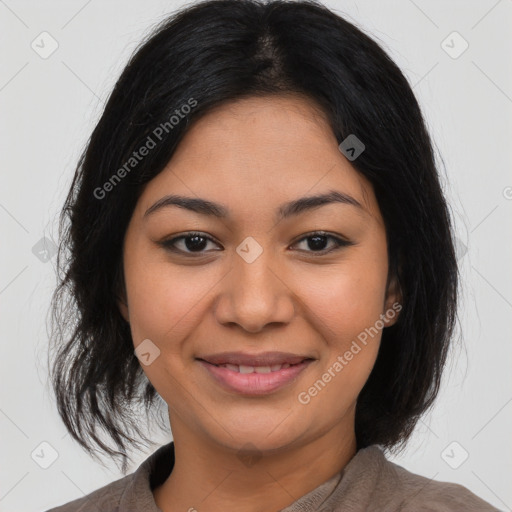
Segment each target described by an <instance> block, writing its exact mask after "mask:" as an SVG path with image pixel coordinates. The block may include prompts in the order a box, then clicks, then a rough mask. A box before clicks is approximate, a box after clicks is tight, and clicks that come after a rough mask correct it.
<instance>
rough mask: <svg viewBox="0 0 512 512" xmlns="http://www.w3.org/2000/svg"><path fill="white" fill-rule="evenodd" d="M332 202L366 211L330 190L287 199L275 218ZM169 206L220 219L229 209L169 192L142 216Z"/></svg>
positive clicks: (225, 216) (207, 201)
mask: <svg viewBox="0 0 512 512" xmlns="http://www.w3.org/2000/svg"><path fill="white" fill-rule="evenodd" d="M332 203H341V204H348V205H351V206H355V207H356V208H358V209H359V210H361V211H362V212H365V213H368V212H367V211H366V209H365V208H364V207H363V205H362V204H361V203H360V202H359V201H358V200H357V199H355V198H354V197H352V196H350V195H348V194H346V193H344V192H339V191H337V190H330V191H328V192H326V193H324V194H319V195H314V196H306V197H301V198H299V199H295V200H293V201H289V202H288V203H284V204H283V205H281V206H280V207H279V208H278V210H277V214H276V220H277V221H280V220H283V219H286V218H288V217H292V216H297V215H300V214H302V213H304V212H306V211H309V210H312V209H314V208H318V207H320V206H324V205H327V204H332ZM170 206H176V207H179V208H184V209H186V210H190V211H192V212H195V213H198V214H200V215H206V216H213V217H218V218H220V219H228V218H229V217H230V214H229V209H228V208H227V207H226V206H224V205H222V204H219V203H215V202H213V201H209V200H207V199H201V198H197V197H186V196H179V195H174V194H170V195H167V196H164V197H162V198H161V199H159V200H158V201H157V202H156V203H154V204H153V205H152V206H150V207H149V208H148V209H147V210H146V212H145V213H144V215H143V218H146V217H148V216H149V215H151V214H152V213H154V212H156V211H158V210H161V209H163V208H167V207H170Z"/></svg>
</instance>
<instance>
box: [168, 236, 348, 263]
mask: <svg viewBox="0 0 512 512" xmlns="http://www.w3.org/2000/svg"><path fill="white" fill-rule="evenodd" d="M194 236H198V237H200V238H204V239H206V240H209V241H210V242H213V243H215V244H216V243H217V242H216V241H215V240H214V239H213V238H211V237H210V236H208V235H205V234H204V233H201V232H197V231H190V232H189V233H185V234H184V235H180V236H178V237H175V238H171V239H169V240H164V241H163V242H160V244H161V245H162V246H163V247H164V248H165V249H167V250H169V251H171V252H174V253H178V254H181V255H186V256H190V257H193V258H194V257H199V256H203V255H204V254H205V252H187V251H182V250H181V249H177V248H176V247H175V246H174V244H175V243H176V242H177V241H178V240H182V239H185V238H192V237H194ZM315 236H322V237H325V238H330V239H331V240H334V243H335V244H336V246H335V247H334V248H333V249H322V250H321V251H305V252H309V253H311V254H313V255H317V256H323V255H326V254H329V253H331V252H333V251H336V250H339V249H341V248H343V247H348V246H351V245H355V244H354V242H350V241H349V240H344V239H343V238H340V237H337V236H334V235H331V234H329V233H326V232H325V231H314V232H313V233H308V234H307V235H306V236H304V237H302V238H301V239H299V240H297V242H295V243H294V244H293V245H296V244H298V243H300V242H303V241H304V240H307V239H308V238H313V237H315Z"/></svg>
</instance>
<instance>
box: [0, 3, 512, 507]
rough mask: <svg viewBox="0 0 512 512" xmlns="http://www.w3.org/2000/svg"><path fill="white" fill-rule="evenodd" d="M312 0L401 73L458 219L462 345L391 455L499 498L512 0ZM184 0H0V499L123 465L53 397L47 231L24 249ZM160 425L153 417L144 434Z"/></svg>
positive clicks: (508, 495)
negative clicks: (100, 451)
mask: <svg viewBox="0 0 512 512" xmlns="http://www.w3.org/2000/svg"><path fill="white" fill-rule="evenodd" d="M324 3H325V4H326V5H328V6H330V7H332V8H334V9H336V10H337V11H338V12H340V13H341V14H345V15H346V16H347V17H348V19H349V20H350V21H352V22H354V23H356V25H358V26H360V27H361V28H363V30H364V31H366V32H367V33H369V34H370V35H372V36H373V37H374V38H376V39H377V40H378V41H379V42H380V43H381V44H382V45H383V46H384V48H385V49H386V50H387V51H388V52H389V53H390V54H391V56H392V58H394V59H395V61H396V62H397V64H398V65H399V66H400V67H401V68H402V70H403V71H404V73H405V75H406V76H407V78H408V79H409V81H410V83H411V85H412V86H413V87H414V91H415V93H416V95H417V97H418V99H419V101H420V103H421V105H422V108H423V111H424V113H425V116H426V119H427V122H428V125H429V128H430V130H431V131H432V134H433V136H434V139H435V141H436V145H437V148H438V150H439V153H440V154H441V155H442V159H443V162H444V165H445V168H446V172H444V171H442V172H443V184H444V187H445V190H446V194H447V196H448V199H449V201H450V204H451V208H452V212H453V215H454V218H455V221H456V224H457V232H458V251H459V263H460V266H461V272H462V276H463V280H464V288H463V296H462V302H461V308H460V319H461V322H460V325H461V329H460V334H461V336H462V339H463V344H464V346H459V345H455V346H454V350H453V351H452V353H451V356H450V360H449V364H448V368H447V372H446V375H445V380H444V383H443V389H442V392H441V394H440V396H439V398H438V400H437V402H436V404H435V407H434V408H433V409H432V411H431V413H429V414H428V415H427V416H425V417H424V418H423V419H422V420H421V421H420V422H419V424H418V427H417V429H416V431H415V434H414V436H413V438H412V440H411V442H410V443H409V445H408V448H407V450H406V451H405V452H403V453H402V454H400V455H399V456H396V457H390V458H391V460H394V461H395V462H396V463H398V464H400V465H402V466H404V467H405V468H407V469H409V470H410V471H413V472H415V473H419V474H421V475H424V476H426V477H428V478H433V479H435V480H441V481H451V482H456V483H460V484H462V485H464V486H466V487H468V488H469V489H470V490H472V491H473V492H474V493H476V494H478V495H479V496H481V497H482V498H483V499H485V500H487V501H489V502H490V503H492V504H494V505H495V506H496V507H498V508H499V509H501V510H511V507H512V487H511V486H510V475H511V474H512V436H511V435H510V432H511V424H512V421H511V420H512V404H511V402H512V382H511V379H510V370H509V368H510V363H511V354H512V344H511V343H510V342H511V341H512V337H511V330H512V329H511V322H510V320H511V309H512V287H511V281H512V276H511V265H510V262H511V261H512V254H511V252H512V251H511V244H510V233H512V230H511V227H512V226H511V224H512V216H511V212H512V175H511V172H510V169H511V160H512V156H511V151H510V145H511V142H510V141H511V140H512V129H511V124H512V123H511V111H512V69H511V66H510V55H511V35H510V34H511V28H512V23H511V22H512V0H499V1H496V0H480V1H476V0H473V1H468V0H461V1H445V0H442V1H441V0H435V1H432V0H430V1H426V0H414V1H413V0H396V1H377V0H372V1H370V0H366V1H358V2H356V1H354V0H346V1H345V0H330V1H325V2H324ZM184 4H185V3H184V2H182V1H163V0H145V1H144V2H136V1H134V0H130V1H128V0H123V1H122V2H121V1H108V2H107V1H101V2H100V1H99V0H90V1H84V0H72V1H70V0H66V1H60V2H58V1H54V0H47V1H45V2H44V3H43V2H35V1H32V2H29V1H21V0H5V1H3V0H0V47H1V48H2V65H1V67H0V109H1V117H0V130H1V132H0V148H1V149H0V151H1V155H2V156H1V167H0V169H1V172H0V180H1V183H0V223H1V224H0V225H1V237H2V244H1V247H2V250H1V261H0V269H1V273H0V304H1V320H2V321H1V329H2V339H1V345H0V348H1V357H0V375H1V377H2V385H1V387H0V433H1V435H0V461H1V463H0V511H13V510H16V511H17V512H25V511H38V510H46V509H47V508H50V507H51V506H56V505H58V504H61V503H64V502H67V501H69V500H71V499H74V498H78V497H80V496H82V495H83V494H85V493H89V492H91V491H92V490H94V489H97V488H98V487H100V486H102V485H104V484H107V483H109V482H111V481H113V480H115V479H117V478H120V477H122V476H123V475H122V474H121V473H120V472H119V471H118V470H117V469H116V467H115V466H114V465H113V464H112V465H111V466H108V468H107V469H105V468H103V467H101V466H100V465H98V464H97V463H96V462H94V461H93V460H91V459H90V458H89V457H88V456H87V455H86V454H85V452H83V451H82V450H81V448H79V446H78V445H77V444H76V443H75V442H73V441H72V440H71V438H70V436H69V435H67V434H66V431H65V429H64V426H63V424H62V423H61V421H60V418H59V416H58V414H57V411H56V407H55V404H54V403H53V395H52V393H51V391H50V388H49V386H48V382H47V360H46V357H47V355H46V349H47V344H48V338H47V332H46V327H45V321H46V314H47V309H48V305H49V300H50V294H51V292H52V288H53V286H54V283H55V277H54V269H53V266H54V263H55V257H52V253H51V244H49V245H48V244H47V246H46V248H47V249H49V253H47V257H48V258H49V259H48V261H45V258H44V254H43V253H41V251H40V250H39V251H38V249H40V248H41V247H40V244H41V242H40V241H41V239H42V238H43V237H46V238H48V239H49V240H52V239H53V241H57V238H56V237H57V234H56V215H57V213H58V210H59V207H60V206H61V205H62V202H63V200H64V194H65V192H66V190H67V187H68V186H69V184H70V181H71V177H72V175H73V171H74V166H75V163H76V161H77V159H78V156H79V153H80V151H81V149H82V148H83V146H84V144H85V143H86V141H87V138H88V136H89V134H90V132H91V130H92V128H93V126H94V124H95V122H96V121H97V119H98V117H99V115H100V113H101V110H102V106H103V103H104V101H105V99H106V97H107V95H108V93H109V92H110V90H111V88H112V87H113V85H114V83H115V81H116V79H117V77H118V76H119V73H120V72H121V70H122V68H123V66H124V64H125V63H126V61H127V59H128V57H129V55H130V54H131V52H132V51H133V49H134V48H135V46H136V45H137V44H138V43H139V41H140V40H141V38H142V36H143V35H144V34H146V33H147V32H148V31H149V30H150V28H151V27H152V26H153V25H154V24H155V23H156V22H158V21H160V20H161V19H162V18H163V17H164V16H165V14H166V13H169V12H170V11H172V10H174V9H175V8H176V7H178V6H181V5H184ZM45 31H46V32H48V33H49V34H50V36H47V35H43V36H41V35H40V34H41V33H42V32H45ZM454 31H456V32H458V33H459V34H460V36H461V37H459V36H458V35H453V34H452V33H453V32H454ZM53 40H55V41H56V42H57V43H53ZM443 41H444V43H443ZM464 41H467V44H468V45H469V46H468V48H467V49H466V50H465V51H464V52H462V50H463V49H464V47H465V44H466V43H465V42H464ZM52 44H58V48H57V49H56V51H55V52H54V53H53V54H51V55H49V56H46V55H43V56H45V57H47V58H42V56H41V54H42V53H44V52H49V51H50V50H51V49H52V46H51V45H52ZM31 45H33V46H35V48H34V49H33V48H32V46H31ZM36 49H37V51H36ZM461 52H462V53H461ZM507 226H508V227H507ZM507 233H508V235H507ZM38 244H39V245H38ZM34 247H35V249H34ZM168 440H169V439H168V438H167V435H166V434H161V435H160V436H156V435H155V443H156V444H155V447H156V445H158V444H160V443H165V442H168ZM41 443H45V444H43V445H41ZM46 443H48V444H46ZM151 451H153V449H151V450H149V451H148V453H137V454H135V462H134V464H133V466H132V468H131V470H130V472H131V471H133V470H135V469H136V467H137V465H138V463H140V462H141V461H142V460H143V459H144V458H146V457H147V455H148V454H149V453H150V452H151ZM466 454H467V455H466ZM466 456H467V459H466V460H464V458H465V457H466ZM53 459H55V460H53ZM42 466H48V467H47V468H46V469H44V468H43V467H42Z"/></svg>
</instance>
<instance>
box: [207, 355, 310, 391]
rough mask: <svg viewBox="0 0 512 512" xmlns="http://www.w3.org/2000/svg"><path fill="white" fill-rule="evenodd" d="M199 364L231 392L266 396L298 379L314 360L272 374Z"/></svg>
mask: <svg viewBox="0 0 512 512" xmlns="http://www.w3.org/2000/svg"><path fill="white" fill-rule="evenodd" d="M199 362H200V363H201V364H202V365H203V366H204V367H205V368H206V369H207V370H208V372H209V374H210V375H211V376H213V377H214V378H215V379H216V380H217V381H218V382H220V384H222V385H223V386H224V387H225V388H226V389H228V390H229V391H235V392H237V393H242V394H245V395H265V394H267V393H271V392H272V391H275V390H277V389H279V388H281V387H282V386H284V385H285V384H288V383H289V382H290V381H292V380H294V379H296V378H297V376H298V375H299V374H300V373H301V372H302V371H303V370H304V369H305V368H307V367H308V366H309V364H310V363H312V362H313V360H311V359H309V360H307V361H303V362H302V363H299V364H296V365H293V366H289V367H288V368H283V369H282V370H278V371H276V372H270V373H256V372H252V373H239V372H234V371H233V370H229V369H228V368H224V367H221V366H215V365H213V364H210V363H207V362H206V361H201V360H199Z"/></svg>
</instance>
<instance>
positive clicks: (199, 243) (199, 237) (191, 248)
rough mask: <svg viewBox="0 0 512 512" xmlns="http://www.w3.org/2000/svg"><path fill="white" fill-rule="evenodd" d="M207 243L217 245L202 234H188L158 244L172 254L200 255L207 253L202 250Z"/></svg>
mask: <svg viewBox="0 0 512 512" xmlns="http://www.w3.org/2000/svg"><path fill="white" fill-rule="evenodd" d="M208 242H212V243H214V244H216V245H218V244H217V243H216V242H215V240H214V239H213V238H211V237H209V236H206V235H205V234H203V233H196V232H190V233H185V234H184V235H181V236H177V237H175V238H171V239H170V240H165V241H163V242H160V244H161V245H163V246H164V247H165V248H166V249H168V250H170V251H172V252H177V253H183V254H194V253H197V254H199V255H200V254H204V253H205V252H209V251H204V250H203V249H204V248H205V247H206V246H207V245H208ZM177 244H181V247H177ZM214 250H216V249H214Z"/></svg>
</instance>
